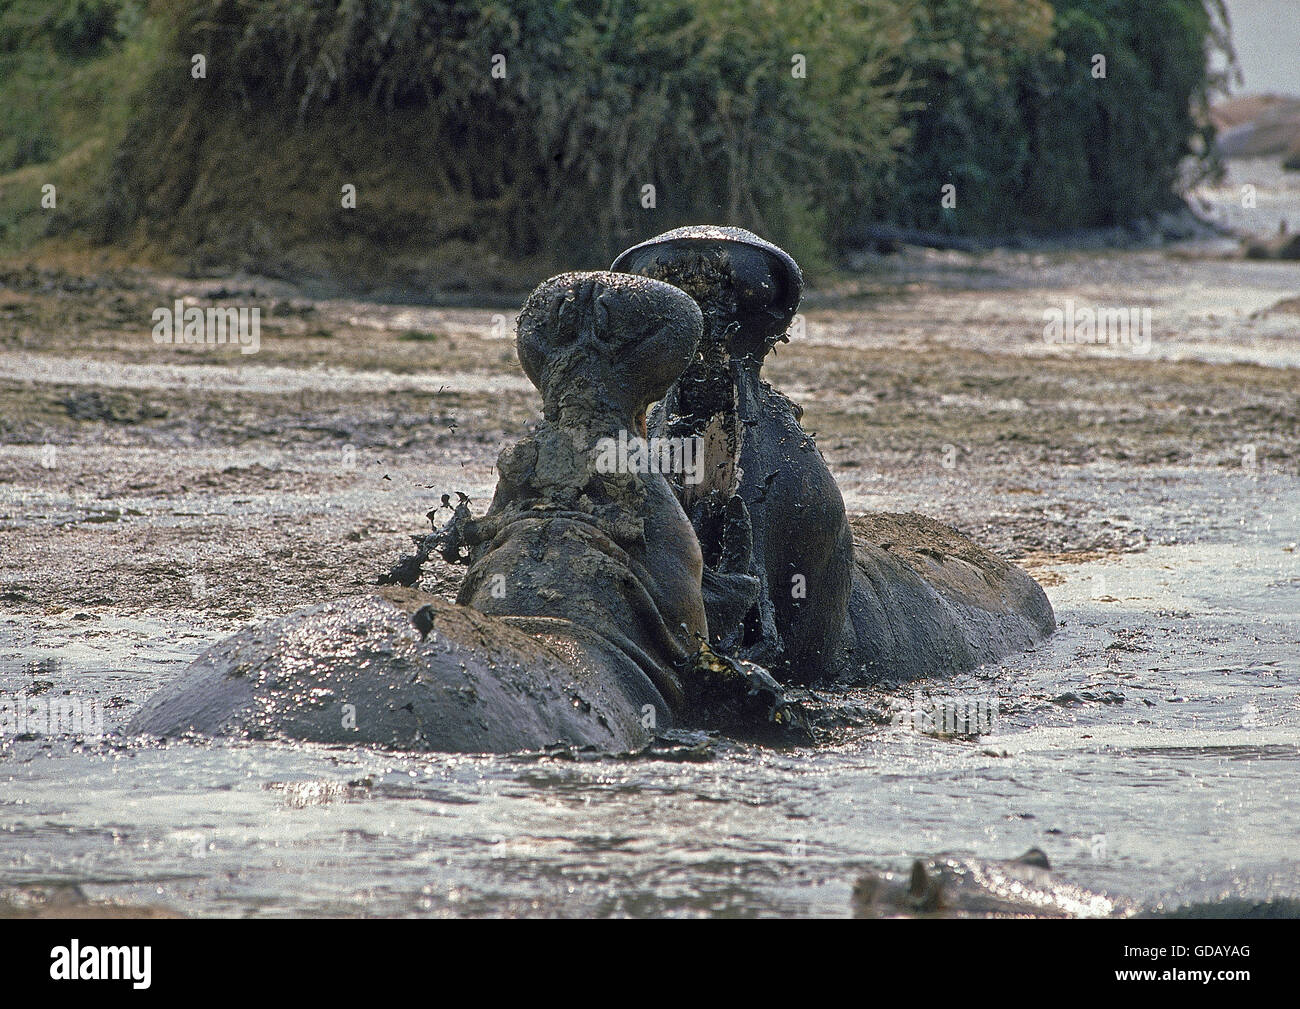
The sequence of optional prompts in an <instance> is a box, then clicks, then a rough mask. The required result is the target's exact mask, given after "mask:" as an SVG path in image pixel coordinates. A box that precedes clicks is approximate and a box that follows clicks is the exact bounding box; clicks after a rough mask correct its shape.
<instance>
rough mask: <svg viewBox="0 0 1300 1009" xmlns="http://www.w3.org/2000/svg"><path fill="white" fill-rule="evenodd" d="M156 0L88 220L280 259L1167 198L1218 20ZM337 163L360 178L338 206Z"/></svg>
mask: <svg viewBox="0 0 1300 1009" xmlns="http://www.w3.org/2000/svg"><path fill="white" fill-rule="evenodd" d="M0 3H3V0H0ZM152 9H153V11H154V13H155V14H158V15H162V16H164V17H165V18H166V20H167V21H168V22H169V23H170V24H171V25H172V26H173V29H174V40H173V42H172V43H171V44H170V46H169V49H168V53H169V55H168V56H167V58H166V60H165V66H164V69H163V70H162V71H161V72H160V73H159V74H158V75H157V76H156V77H155V79H154V80H153V82H152V84H151V85H150V87H149V88H147V89H146V90H145V91H144V93H143V94H142V95H141V98H140V104H139V106H138V109H137V112H136V115H135V118H134V121H133V123H132V126H131V128H130V130H129V131H128V133H127V136H126V139H125V140H124V141H123V142H122V143H121V144H120V145H119V147H118V151H117V156H116V159H115V162H114V165H113V170H112V172H111V174H110V176H109V181H108V185H107V187H106V193H105V198H104V200H103V201H102V205H101V212H100V214H99V216H98V235H99V237H100V238H102V239H106V240H122V239H124V238H126V237H127V236H130V235H137V236H138V235H140V234H144V235H145V236H146V237H147V238H148V239H149V240H150V241H153V242H155V243H158V244H161V245H163V246H164V247H167V248H170V249H171V250H172V251H173V252H186V253H187V254H189V255H191V257H192V260H193V261H194V262H197V263H202V262H211V263H212V264H216V263H230V262H240V263H244V264H245V265H248V264H255V265H258V266H259V267H265V266H266V263H267V262H269V261H273V260H274V261H277V262H279V263H280V268H282V269H283V270H285V271H286V272H289V273H292V272H293V271H294V270H295V269H296V267H295V265H294V257H295V256H296V257H298V258H299V259H301V258H302V256H303V255H305V253H304V252H303V250H304V249H306V248H307V247H308V246H314V247H315V250H314V251H313V252H312V253H311V255H312V256H313V257H315V258H314V260H313V261H314V262H317V263H318V265H321V268H322V269H325V270H326V272H328V271H329V270H330V269H331V267H330V266H329V264H328V263H327V262H326V261H327V260H331V259H332V260H339V259H351V260H353V261H355V260H356V259H357V258H358V257H359V256H360V257H361V258H363V259H367V260H368V261H370V262H373V261H374V260H376V259H380V260H383V261H385V262H396V261H398V260H399V259H401V258H402V257H406V258H407V260H408V261H410V262H415V261H416V260H417V259H418V258H419V257H420V256H421V255H423V256H426V257H427V256H428V255H430V254H432V253H435V252H437V250H443V251H444V252H446V251H447V250H450V252H448V253H447V255H448V256H449V257H450V258H451V259H452V260H455V261H460V260H466V259H471V258H472V259H477V260H483V259H487V258H491V257H494V256H495V257H498V258H500V259H502V260H518V259H520V258H521V257H522V258H528V257H533V258H534V259H544V258H547V257H549V258H550V259H552V260H553V261H555V262H557V263H560V262H563V263H574V264H581V265H584V266H592V265H599V264H600V263H601V262H602V261H604V260H607V259H608V257H609V255H610V254H611V253H612V252H614V251H615V250H617V249H618V248H620V247H622V246H624V245H626V244H628V243H629V242H630V241H632V240H635V239H639V238H641V237H644V236H646V235H648V234H653V233H654V232H656V231H659V230H663V229H665V228H668V227H671V226H674V225H676V224H679V223H684V222H687V221H726V222H729V223H737V224H741V225H744V226H747V227H751V228H753V229H755V230H758V231H760V232H762V233H765V234H767V235H769V236H770V237H772V238H774V239H775V240H776V241H778V242H781V243H783V244H785V245H787V247H789V248H790V249H791V251H792V252H794V253H795V254H796V255H797V256H799V257H800V258H801V259H803V260H804V261H805V262H806V263H808V265H814V266H815V265H816V264H817V263H818V261H819V260H820V258H821V256H822V254H823V253H824V252H825V251H826V250H828V249H831V250H833V249H835V248H836V247H837V246H841V245H842V244H843V243H844V241H845V239H846V237H849V236H851V235H852V234H854V233H855V231H856V230H857V229H858V228H859V227H860V226H861V225H862V224H863V223H865V222H892V223H896V224H901V225H907V226H912V227H920V228H925V229H931V230H942V231H950V232H964V233H968V234H989V233H994V234H1002V233H1009V232H1015V231H1023V230H1053V229H1061V228H1073V227H1086V226H1091V225H1101V224H1111V223H1124V222H1127V221H1130V220H1133V219H1136V218H1140V217H1144V216H1149V215H1152V214H1154V213H1156V212H1159V211H1161V210H1165V209H1168V208H1170V207H1173V206H1175V205H1176V204H1177V202H1178V196H1177V193H1176V190H1177V184H1178V180H1179V172H1180V170H1181V169H1182V167H1183V166H1185V164H1186V162H1187V155H1189V154H1193V155H1195V154H1197V153H1198V152H1201V153H1203V152H1205V151H1208V150H1209V146H1208V144H1207V143H1206V141H1207V137H1208V134H1207V131H1208V129H1209V125H1208V119H1207V118H1206V117H1205V116H1204V115H1203V107H1204V104H1205V100H1206V96H1207V93H1208V91H1209V89H1210V87H1211V86H1212V84H1213V83H1214V82H1213V81H1211V80H1209V79H1208V78H1207V73H1206V69H1205V67H1206V53H1207V49H1209V48H1214V47H1220V48H1221V47H1223V46H1225V45H1226V37H1225V34H1224V25H1225V23H1226V19H1225V18H1224V13H1223V10H1222V7H1221V0H1144V2H1142V3H1140V4H1132V3H1128V2H1126V0H1055V2H1052V0H804V2H802V3H800V4H788V3H783V2H781V0H515V2H507V0H154V4H153V8H152ZM195 53H201V54H203V55H204V56H205V57H206V60H207V68H208V73H207V76H206V78H204V79H201V80H195V79H193V78H192V77H191V75H190V59H191V56H192V54H195ZM1096 53H1100V54H1102V55H1104V56H1105V58H1106V76H1105V78H1104V79H1096V78H1094V77H1093V76H1092V73H1091V70H1092V57H1093V55H1094V54H1096ZM494 54H502V55H504V57H505V61H506V62H505V71H506V72H505V76H504V78H502V79H498V78H495V77H493V75H492V73H491V70H492V59H493V56H494ZM797 54H798V55H802V57H803V58H804V59H805V60H806V64H807V75H806V77H804V78H799V77H796V76H794V75H793V74H792V73H791V69H792V59H793V58H794V57H795V56H796V55H797ZM341 181H353V182H356V183H357V184H358V191H359V193H360V194H361V196H360V198H359V200H360V202H359V209H358V210H357V211H355V212H350V213H345V212H341V211H340V209H339V201H338V193H339V184H340V182H341ZM948 182H951V183H953V184H954V185H955V186H956V188H957V207H956V208H955V209H954V210H944V209H943V208H942V207H941V205H940V199H939V196H940V187H941V186H942V185H943V184H945V183H948ZM646 185H653V186H654V187H655V199H656V206H655V208H654V209H653V210H647V209H645V208H644V207H643V206H642V196H643V188H642V187H644V186H646ZM469 250H475V251H473V252H470V251H469ZM368 253H379V254H380V255H379V256H377V257H376V256H374V255H372V254H368ZM334 272H335V273H337V272H338V270H337V269H335V270H334ZM427 272H428V271H427V270H426V271H425V273H426V274H427ZM413 282H414V281H413ZM424 282H426V280H425V279H421V280H420V281H419V283H424ZM428 282H433V283H440V282H442V281H441V280H440V279H439V278H436V277H435V278H434V279H433V280H432V281H428Z"/></svg>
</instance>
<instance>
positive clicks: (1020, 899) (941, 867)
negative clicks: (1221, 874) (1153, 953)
mask: <svg viewBox="0 0 1300 1009" xmlns="http://www.w3.org/2000/svg"><path fill="white" fill-rule="evenodd" d="M1204 888H1205V885H1204V882H1202V883H1201V885H1200V886H1199V887H1197V889H1204ZM851 903H852V913H853V916H854V917H855V918H1190V919H1195V918H1219V919H1223V918H1296V917H1298V916H1300V901H1297V900H1296V899H1295V898H1292V897H1282V896H1269V897H1260V898H1252V897H1248V896H1218V897H1216V898H1215V899H1213V900H1208V901H1179V900H1165V901H1161V902H1159V903H1156V904H1153V905H1142V904H1139V903H1138V902H1136V901H1134V900H1131V899H1130V898H1128V897H1124V896H1115V895H1109V894H1104V893H1098V892H1096V891H1094V890H1088V889H1085V888H1084V887H1081V886H1079V885H1078V884H1075V883H1070V882H1067V881H1065V880H1062V879H1059V878H1058V877H1057V875H1056V873H1055V872H1054V871H1053V869H1052V865H1051V862H1050V861H1049V860H1048V858H1047V855H1046V853H1044V852H1043V850H1042V849H1041V848H1030V849H1029V850H1028V851H1026V852H1025V853H1024V854H1023V855H1021V856H1019V857H1018V858H1012V859H1007V860H1005V861H1003V860H996V861H994V860H985V859H976V858H966V857H958V856H950V855H940V856H937V857H935V858H925V859H921V858H918V859H914V860H913V862H912V865H911V868H910V869H909V870H908V871H906V872H893V871H869V872H867V873H865V874H864V875H862V876H860V877H858V881H857V883H856V884H855V885H854V887H853V896H852V898H851Z"/></svg>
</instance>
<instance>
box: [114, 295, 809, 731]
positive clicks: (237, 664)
mask: <svg viewBox="0 0 1300 1009" xmlns="http://www.w3.org/2000/svg"><path fill="white" fill-rule="evenodd" d="M700 332H701V316H700V311H699V308H698V307H697V306H696V304H695V302H694V301H693V300H692V299H691V298H689V297H687V296H686V295H684V294H683V293H682V292H681V291H679V290H677V289H676V288H674V287H671V286H670V285H667V284H663V283H660V282H658V281H654V280H648V279H645V278H642V277H631V276H628V275H626V274H612V273H570V274H564V275H562V276H559V277H555V278H553V279H551V280H549V281H547V282H546V283H544V284H542V285H541V286H540V287H538V288H537V289H536V290H535V291H534V292H533V293H532V295H531V296H530V297H529V298H528V300H527V302H526V303H525V305H524V307H523V310H522V312H521V314H520V316H519V323H518V341H517V346H518V353H519V359H520V361H521V363H522V364H523V367H524V371H525V372H526V373H527V375H528V377H529V379H530V380H531V381H532V382H533V384H534V385H536V386H537V388H538V389H539V390H541V393H542V399H543V415H544V419H543V421H542V422H541V423H540V424H539V426H538V427H537V430H536V432H535V433H534V434H533V435H531V436H530V437H527V438H524V439H523V440H522V441H520V442H519V443H517V444H514V445H511V446H509V447H508V448H506V449H505V450H504V451H503V452H502V453H501V455H500V458H499V460H498V464H497V468H498V471H499V474H500V479H499V483H498V485H497V489H496V494H495V497H494V498H493V501H492V504H491V506H490V508H489V510H488V512H487V513H486V515H484V516H483V517H482V518H481V519H478V520H472V519H470V518H469V513H468V509H462V510H461V513H460V518H459V519H458V520H457V521H456V523H455V528H454V532H455V536H456V545H455V549H457V550H462V549H463V550H466V551H467V552H468V560H469V562H470V566H469V569H468V572H467V574H466V577H465V580H464V583H463V585H462V587H461V590H460V593H459V596H458V600H457V603H455V604H453V603H449V602H446V601H445V600H440V599H437V598H434V597H432V596H428V595H425V594H422V593H419V592H415V591H413V590H410V589H403V588H399V587H393V588H388V589H385V590H383V591H381V592H379V593H377V594H374V595H368V596H363V597H359V598H350V599H341V600H338V601H335V602H329V603H325V604H323V605H319V606H314V607H310V608H308V609H304V610H300V611H298V612H296V613H293V614H290V615H289V616H286V617H283V618H280V619H277V620H273V621H271V622H270V623H269V624H266V625H264V626H260V627H250V628H246V629H244V630H242V631H240V632H238V633H236V634H235V635H233V636H232V637H229V638H227V639H226V640H224V641H221V642H219V643H217V644H216V645H213V646H212V647H211V648H209V649H208V650H207V651H206V652H204V653H203V654H202V655H200V656H199V657H198V658H197V659H196V660H195V661H194V663H193V664H192V665H191V666H190V667H189V669H188V670H187V671H186V672H185V673H183V674H182V675H181V676H180V677H179V678H178V679H177V680H176V681H175V682H173V683H171V684H169V685H167V686H166V687H164V688H163V689H162V690H160V691H158V692H157V693H156V694H155V695H154V696H153V697H151V698H150V699H149V700H148V701H147V702H146V703H145V704H144V706H143V708H142V710H141V711H140V712H139V713H138V714H137V716H136V717H135V719H134V720H133V721H132V723H131V725H130V726H129V731H133V732H137V733H148V734H152V735H157V736H175V735H177V734H183V733H187V732H195V733H199V734H206V735H218V736H231V735H233V736H240V737H245V738H279V739H292V740H307V741H319V742H326V743H365V744H376V745H381V746H387V747H393V748H398V749H414V750H440V751H460V752H486V751H495V752H509V751H516V750H528V749H539V748H543V747H547V746H550V745H553V744H573V745H578V746H594V747H597V748H599V749H602V750H611V751H625V750H630V749H636V748H639V747H641V746H644V745H645V744H646V743H647V742H648V741H649V740H650V739H652V738H653V736H654V734H655V731H656V730H663V729H665V728H669V727H671V726H673V725H674V724H675V723H680V722H681V721H682V720H683V719H688V720H690V721H691V722H692V723H693V724H701V725H706V726H709V725H712V726H716V727H724V728H725V727H728V726H727V724H726V723H727V722H728V720H729V719H734V720H736V724H737V727H740V726H739V723H740V722H746V724H749V723H748V720H749V719H751V718H753V719H754V721H753V723H752V725H751V727H754V728H756V729H757V730H759V731H760V732H761V731H764V730H765V728H773V729H776V730H778V731H779V730H781V729H783V728H797V727H798V726H797V722H798V716H797V712H796V711H795V709H793V708H792V707H790V706H789V705H786V704H785V703H784V701H783V699H782V697H781V692H780V688H779V687H778V685H777V684H776V683H775V682H774V681H773V680H772V678H771V677H770V676H768V675H767V674H766V673H765V672H764V671H763V670H761V669H758V668H755V667H753V666H751V665H749V664H747V663H744V662H733V661H731V660H730V659H728V658H727V657H726V656H724V655H720V654H718V653H716V652H714V651H713V650H711V649H710V648H709V647H708V646H707V644H705V643H704V642H705V640H706V638H707V633H708V628H707V621H706V616H705V609H704V602H703V597H702V594H701V588H700V584H701V569H702V558H701V554H700V548H699V544H698V542H697V540H696V537H695V534H694V531H693V530H692V528H691V525H690V523H689V522H688V521H687V519H686V516H685V514H684V513H683V512H682V509H681V506H680V505H679V504H678V501H677V499H676V497H675V496H674V495H673V493H672V491H671V490H670V489H669V487H668V485H667V483H666V482H665V480H664V478H663V476H662V475H660V474H659V473H657V472H638V471H636V470H634V469H633V470H624V471H617V470H616V471H613V472H603V471H601V469H600V468H599V467H598V466H597V460H598V458H599V455H598V452H597V449H598V447H599V446H600V444H601V441H602V439H606V438H614V439H617V438H618V437H619V435H620V432H621V433H622V434H623V435H624V437H626V436H627V433H628V432H629V431H643V430H644V423H645V421H644V418H645V411H646V408H647V406H648V404H650V403H651V402H652V401H654V400H656V399H658V398H659V397H660V396H662V395H663V394H664V392H665V390H666V389H667V388H668V386H669V385H670V384H671V383H672V381H673V380H674V379H675V378H676V377H677V375H678V374H679V373H680V372H681V370H682V369H683V368H684V367H685V366H686V364H687V363H688V362H689V361H690V359H691V358H692V356H693V355H694V351H695V347H696V344H697V342H698V340H699V337H700Z"/></svg>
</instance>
